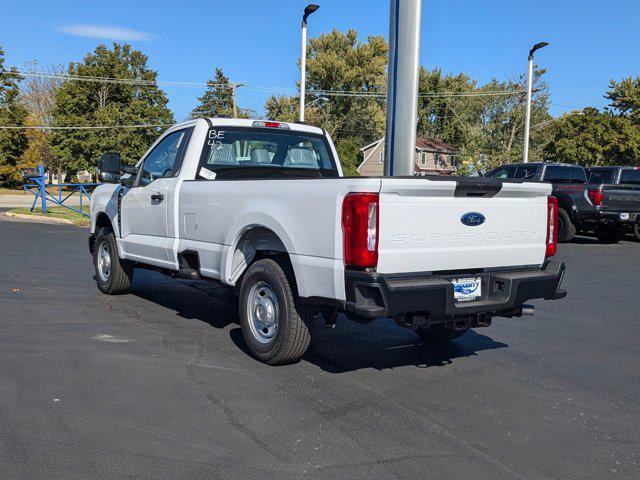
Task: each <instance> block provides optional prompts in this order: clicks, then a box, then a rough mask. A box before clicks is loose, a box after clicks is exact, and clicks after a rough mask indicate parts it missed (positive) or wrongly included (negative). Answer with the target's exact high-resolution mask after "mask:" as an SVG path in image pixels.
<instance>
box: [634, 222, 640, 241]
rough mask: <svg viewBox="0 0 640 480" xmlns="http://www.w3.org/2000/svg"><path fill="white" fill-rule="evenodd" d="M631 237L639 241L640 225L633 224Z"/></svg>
mask: <svg viewBox="0 0 640 480" xmlns="http://www.w3.org/2000/svg"><path fill="white" fill-rule="evenodd" d="M633 236H634V237H636V240H640V223H634V224H633Z"/></svg>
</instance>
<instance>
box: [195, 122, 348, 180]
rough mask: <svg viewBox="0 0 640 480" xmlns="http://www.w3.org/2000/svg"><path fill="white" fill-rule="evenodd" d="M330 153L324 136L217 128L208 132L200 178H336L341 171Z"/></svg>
mask: <svg viewBox="0 0 640 480" xmlns="http://www.w3.org/2000/svg"><path fill="white" fill-rule="evenodd" d="M330 152H331V150H330V148H329V145H328V143H327V140H326V138H325V137H323V136H322V135H314V134H309V133H303V132H292V131H290V130H285V129H278V130H276V129H267V128H237V127H234V128H225V127H214V128H211V129H209V133H208V135H207V143H206V144H205V147H204V151H203V154H202V158H201V161H200V167H199V169H198V175H199V176H200V177H201V178H215V177H217V176H220V177H222V176H227V177H229V176H234V177H244V178H247V177H253V176H255V177H270V176H283V175H286V176H296V175H297V174H299V175H301V176H330V177H335V176H337V175H338V172H337V168H336V164H335V160H334V158H333V155H332V154H331V153H330ZM203 168H204V170H202V169H203ZM207 172H210V173H211V174H213V175H211V174H208V173H207Z"/></svg>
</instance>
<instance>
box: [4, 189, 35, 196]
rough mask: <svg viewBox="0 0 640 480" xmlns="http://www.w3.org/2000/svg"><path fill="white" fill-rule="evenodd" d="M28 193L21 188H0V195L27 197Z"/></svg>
mask: <svg viewBox="0 0 640 480" xmlns="http://www.w3.org/2000/svg"><path fill="white" fill-rule="evenodd" d="M28 194H29V192H27V191H25V190H23V189H21V188H5V187H0V195H28Z"/></svg>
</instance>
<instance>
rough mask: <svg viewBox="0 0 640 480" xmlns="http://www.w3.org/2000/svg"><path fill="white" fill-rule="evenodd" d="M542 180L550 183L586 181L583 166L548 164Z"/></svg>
mask: <svg viewBox="0 0 640 480" xmlns="http://www.w3.org/2000/svg"><path fill="white" fill-rule="evenodd" d="M544 181H545V182H551V183H587V174H586V173H585V171H584V168H582V167H578V166H575V167H574V166H570V165H566V166H565V165H549V166H547V168H546V170H545V172H544Z"/></svg>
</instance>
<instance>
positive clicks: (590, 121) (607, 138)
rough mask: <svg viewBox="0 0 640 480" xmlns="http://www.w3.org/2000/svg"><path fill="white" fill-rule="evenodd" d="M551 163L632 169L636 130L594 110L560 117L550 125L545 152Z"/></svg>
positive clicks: (637, 148) (639, 153) (639, 142)
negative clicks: (619, 166)
mask: <svg viewBox="0 0 640 480" xmlns="http://www.w3.org/2000/svg"><path fill="white" fill-rule="evenodd" d="M545 153H546V155H547V157H548V158H549V159H551V160H555V161H561V162H568V163H578V164H581V165H585V166H587V165H596V166H597V165H621V164H622V165H636V164H637V159H638V158H640V126H638V125H635V124H634V123H632V122H631V121H630V120H629V119H628V118H626V117H622V116H616V115H614V114H612V112H600V111H599V110H598V109H596V108H590V107H589V108H585V109H584V110H583V111H577V112H571V113H567V114H565V115H563V116H562V117H560V118H559V119H557V120H556V121H555V122H554V125H553V131H552V139H551V141H550V142H549V144H548V145H547V146H546V148H545Z"/></svg>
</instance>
